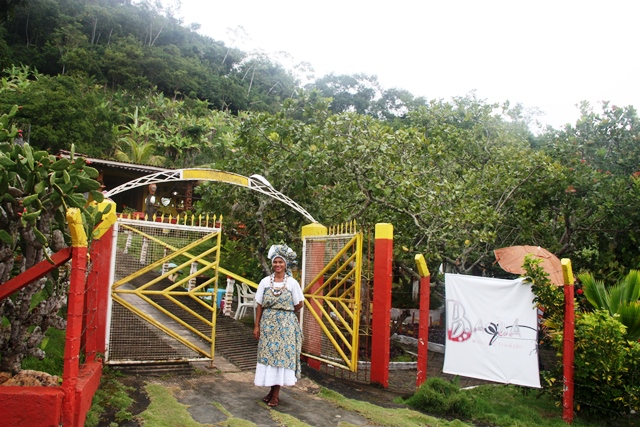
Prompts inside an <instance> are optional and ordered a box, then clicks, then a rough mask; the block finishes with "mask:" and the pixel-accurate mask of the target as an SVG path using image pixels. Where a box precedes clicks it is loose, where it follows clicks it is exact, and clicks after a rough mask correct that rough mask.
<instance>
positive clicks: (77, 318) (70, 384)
mask: <svg viewBox="0 0 640 427" xmlns="http://www.w3.org/2000/svg"><path fill="white" fill-rule="evenodd" d="M67 222H68V223H69V232H70V233H71V246H72V254H71V277H70V284H69V299H68V303H67V337H66V342H65V346H64V367H63V372H62V390H63V391H64V394H65V399H64V402H63V406H62V418H63V425H65V426H74V425H76V422H75V417H76V415H77V414H76V413H75V404H76V385H77V384H78V373H79V370H80V344H81V337H82V320H83V319H82V317H83V311H84V290H85V286H86V277H87V234H86V233H85V231H84V226H83V224H82V215H81V213H80V209H77V208H69V210H67Z"/></svg>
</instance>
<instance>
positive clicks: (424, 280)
mask: <svg viewBox="0 0 640 427" xmlns="http://www.w3.org/2000/svg"><path fill="white" fill-rule="evenodd" d="M415 260H416V266H417V267H418V274H420V326H419V329H418V373H417V375H416V388H418V387H420V386H421V385H422V383H424V382H425V381H426V380H427V361H428V360H429V357H428V350H429V321H430V317H429V304H430V299H431V273H429V268H427V262H426V261H425V259H424V256H423V255H422V254H417V255H416V256H415Z"/></svg>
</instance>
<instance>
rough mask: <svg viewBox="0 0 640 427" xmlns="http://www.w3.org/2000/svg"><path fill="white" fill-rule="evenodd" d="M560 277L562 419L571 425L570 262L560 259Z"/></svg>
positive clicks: (571, 333) (573, 325)
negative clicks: (562, 285)
mask: <svg viewBox="0 0 640 427" xmlns="http://www.w3.org/2000/svg"><path fill="white" fill-rule="evenodd" d="M561 263H562V276H563V278H564V336H563V350H562V365H563V370H564V372H563V377H564V378H563V384H564V385H563V393H562V419H563V420H564V421H565V422H566V423H568V424H572V423H573V358H574V345H575V339H574V338H575V331H574V328H575V319H574V317H575V316H574V314H575V311H574V307H573V305H574V303H573V272H572V271H571V260H570V259H568V258H562V260H561Z"/></svg>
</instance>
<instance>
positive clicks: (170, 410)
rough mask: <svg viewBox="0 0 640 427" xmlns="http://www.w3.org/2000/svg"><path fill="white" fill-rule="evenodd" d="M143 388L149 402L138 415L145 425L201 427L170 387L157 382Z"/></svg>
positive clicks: (156, 426) (155, 426)
mask: <svg viewBox="0 0 640 427" xmlns="http://www.w3.org/2000/svg"><path fill="white" fill-rule="evenodd" d="M145 390H146V391H147V394H148V395H149V399H150V400H151V404H150V405H149V407H148V408H147V409H146V410H145V411H144V412H142V413H141V414H140V415H139V417H140V418H141V419H142V420H144V424H145V425H149V426H154V427H175V426H181V427H201V425H202V424H200V423H198V422H196V421H194V420H193V418H191V414H189V411H187V406H186V405H183V404H182V403H180V402H178V401H177V400H176V398H175V397H173V393H172V392H171V390H170V389H168V388H166V387H163V386H161V385H159V384H147V385H146V386H145Z"/></svg>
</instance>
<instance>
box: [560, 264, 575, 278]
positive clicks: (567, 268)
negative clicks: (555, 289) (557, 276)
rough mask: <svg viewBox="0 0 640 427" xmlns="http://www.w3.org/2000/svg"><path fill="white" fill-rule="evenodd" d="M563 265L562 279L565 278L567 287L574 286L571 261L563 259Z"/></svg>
mask: <svg viewBox="0 0 640 427" xmlns="http://www.w3.org/2000/svg"><path fill="white" fill-rule="evenodd" d="M560 263H561V264H562V277H563V278H564V284H565V285H573V283H574V280H573V271H571V260H570V259H569V258H562V259H561V260H560Z"/></svg>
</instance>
